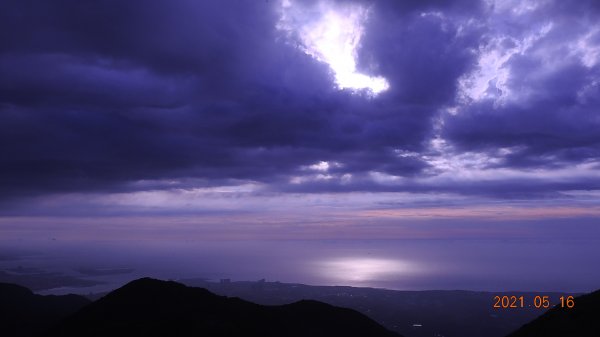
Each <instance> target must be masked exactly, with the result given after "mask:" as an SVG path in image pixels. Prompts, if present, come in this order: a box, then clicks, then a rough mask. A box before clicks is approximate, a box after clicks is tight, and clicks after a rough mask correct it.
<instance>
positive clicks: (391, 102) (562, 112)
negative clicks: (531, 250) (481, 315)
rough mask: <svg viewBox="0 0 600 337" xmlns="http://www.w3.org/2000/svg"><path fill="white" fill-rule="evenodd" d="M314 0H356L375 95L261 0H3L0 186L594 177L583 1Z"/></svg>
mask: <svg viewBox="0 0 600 337" xmlns="http://www.w3.org/2000/svg"><path fill="white" fill-rule="evenodd" d="M321 2H322V3H327V4H328V6H329V7H328V8H343V7H344V6H351V5H355V6H362V7H363V8H367V9H368V18H367V20H366V21H365V22H364V27H363V28H364V33H363V36H362V38H361V41H360V46H359V48H358V50H357V55H356V59H357V62H358V64H357V67H358V69H359V70H360V71H363V72H365V73H369V74H372V75H380V76H383V77H385V78H386V79H387V81H388V82H389V89H388V90H387V91H385V92H383V93H381V94H379V95H377V96H375V97H373V96H372V95H367V94H365V93H364V92H363V93H355V92H352V91H349V90H339V89H338V88H336V87H335V85H334V79H333V75H332V72H331V69H330V67H329V66H328V65H327V64H326V63H324V62H320V61H319V60H318V59H316V58H315V57H311V55H309V54H307V53H306V52H305V51H303V50H302V48H299V44H300V41H297V40H294V36H291V35H289V34H288V35H286V34H284V32H282V31H281V29H278V28H277V27H278V22H279V20H280V11H281V6H282V2H279V1H271V0H270V1H243V0H227V1H222V0H219V1H212V0H210V1H192V0H177V1H109V0H105V1H75V0H57V1H35V0H25V1H23V0H7V1H3V2H2V3H1V4H0V74H1V76H0V195H1V198H3V199H9V198H12V197H15V196H22V195H43V194H48V193H62V192H78V193H80V192H83V193H85V192H103V191H107V192H127V191H130V190H144V189H149V190H154V189H169V188H173V187H177V188H184V189H185V188H195V187H201V186H207V185H211V186H216V185H236V184H247V183H251V184H259V185H260V186H262V187H263V188H264V189H267V190H271V191H290V192H340V191H373V192H376V191H404V192H444V193H455V194H474V195H487V196H492V197H507V196H509V197H512V196H523V195H530V194H532V193H533V194H542V195H547V194H556V193H561V192H564V191H572V190H596V189H600V161H599V155H600V131H599V130H600V115H599V113H600V111H599V109H600V24H598V22H600V18H599V17H600V7H599V6H598V4H597V2H595V1H577V2H564V1H550V0H548V1H542V0H540V1H512V0H506V1H492V0H485V1H480V2H475V1H434V0H431V1H376V2H375V1H354V2H347V1H346V2H342V1H329V2H327V1H325V0H323V1H321ZM317 5H318V2H317V1H312V2H308V4H307V5H306V6H307V8H309V7H310V6H313V7H310V8H317V7H318V6H317ZM306 15H307V16H308V17H310V15H311V14H310V13H308V14H306ZM315 15H317V14H315Z"/></svg>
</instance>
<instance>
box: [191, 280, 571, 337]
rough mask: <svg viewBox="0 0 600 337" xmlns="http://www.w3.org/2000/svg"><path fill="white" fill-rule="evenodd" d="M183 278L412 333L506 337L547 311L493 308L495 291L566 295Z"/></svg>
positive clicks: (415, 336) (416, 336) (231, 293)
mask: <svg viewBox="0 0 600 337" xmlns="http://www.w3.org/2000/svg"><path fill="white" fill-rule="evenodd" d="M223 281H225V282H209V281H207V280H203V279H184V280H181V282H182V283H184V284H186V285H188V286H194V287H201V288H205V289H208V290H209V291H211V292H213V293H215V294H218V295H222V296H228V297H239V298H242V299H245V300H247V301H250V302H253V303H259V304H264V305H282V304H288V303H293V302H296V301H299V300H301V299H312V300H316V301H319V302H324V303H328V304H331V305H334V306H339V307H343V308H351V309H354V310H356V311H358V312H361V313H363V314H365V315H367V316H368V317H370V318H372V319H374V320H375V321H376V322H378V323H379V324H381V325H383V326H385V327H386V328H388V329H390V330H392V331H396V332H398V333H400V334H402V335H406V336H410V337H432V336H444V337H482V336H485V337H504V336H506V335H507V334H509V333H511V332H512V331H515V330H517V329H518V328H519V327H521V326H523V325H524V324H526V323H528V322H531V321H532V320H534V319H535V318H537V317H539V316H540V315H541V314H543V313H544V312H545V309H536V308H533V307H525V308H520V309H518V310H515V309H503V310H499V309H494V308H493V304H494V296H495V295H509V296H510V295H517V296H524V297H525V298H526V299H527V302H528V303H531V302H532V301H533V298H534V296H549V297H550V298H552V299H557V298H559V297H560V296H565V295H566V294H564V293H541V292H535V293H534V292H509V293H497V292H494V293H492V292H481V291H453V290H442V291H398V290H388V289H375V288H360V287H348V286H309V285H303V284H290V283H280V282H266V281H265V280H261V281H257V282H248V281H237V282H232V281H230V280H223Z"/></svg>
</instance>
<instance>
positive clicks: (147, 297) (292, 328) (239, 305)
mask: <svg viewBox="0 0 600 337" xmlns="http://www.w3.org/2000/svg"><path fill="white" fill-rule="evenodd" d="M192 335H194V336H232V337H234V336H264V337H269V336H273V337H275V336H277V337H285V336H294V337H296V336H298V337H299V336H311V337H319V336H323V337H325V336H371V337H378V336H381V337H384V336H385V337H392V336H396V337H397V336H399V335H398V334H395V333H393V332H390V331H388V330H386V329H385V328H383V327H382V326H380V325H378V324H377V323H375V322H374V321H373V320H371V319H369V318H367V317H366V316H364V315H362V314H360V313H358V312H356V311H354V310H350V309H343V308H338V307H334V306H331V305H328V304H324V303H320V302H316V301H300V302H296V303H293V304H289V305H283V306H262V305H258V304H254V303H251V302H246V301H243V300H241V299H238V298H227V297H222V296H217V295H214V294H212V293H210V292H209V291H207V290H205V289H201V288H189V287H186V286H184V285H182V284H179V283H176V282H165V281H158V280H153V279H148V278H145V279H140V280H137V281H133V282H131V283H129V284H127V285H125V286H124V287H122V288H119V289H117V290H115V291H113V292H111V293H110V294H108V295H107V296H105V297H103V298H101V299H99V300H98V301H96V302H94V303H92V304H91V305H89V306H87V307H85V308H83V309H82V310H81V311H79V312H78V313H76V314H75V315H73V316H71V317H69V318H68V319H67V320H65V321H64V322H63V323H62V324H61V325H60V326H59V327H57V328H56V329H54V330H53V331H51V332H50V333H49V334H48V336H61V337H69V336H128V337H133V336H192Z"/></svg>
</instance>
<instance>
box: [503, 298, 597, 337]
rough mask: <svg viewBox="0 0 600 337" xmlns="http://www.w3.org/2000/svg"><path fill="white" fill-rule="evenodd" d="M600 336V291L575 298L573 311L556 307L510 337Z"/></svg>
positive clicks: (509, 336)
mask: <svg viewBox="0 0 600 337" xmlns="http://www.w3.org/2000/svg"><path fill="white" fill-rule="evenodd" d="M537 336H544V337H598V336H600V290H598V291H595V292H593V293H591V294H587V295H583V296H579V297H576V298H575V307H573V308H572V309H567V308H561V307H559V306H556V307H554V308H552V309H550V310H548V312H546V313H545V314H543V315H542V316H540V317H539V318H537V319H535V320H533V321H532V322H531V323H528V324H525V325H524V326H523V327H521V328H520V329H519V330H517V331H515V332H513V333H512V334H510V335H508V337H537Z"/></svg>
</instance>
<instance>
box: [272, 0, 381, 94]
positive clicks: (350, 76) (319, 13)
mask: <svg viewBox="0 0 600 337" xmlns="http://www.w3.org/2000/svg"><path fill="white" fill-rule="evenodd" d="M280 5H281V8H280V18H279V22H278V24H277V29H279V30H281V31H283V32H285V33H286V35H287V36H288V38H290V39H294V40H295V41H294V42H297V43H299V44H298V47H299V48H300V49H301V50H302V51H303V52H304V53H306V54H308V55H310V56H312V57H313V58H315V59H316V60H318V61H320V62H325V63H327V64H328V65H329V67H330V68H331V70H332V71H333V73H334V75H335V82H336V85H337V87H338V88H339V89H350V90H366V91H367V92H368V93H370V94H372V95H377V94H379V93H381V92H383V91H385V90H387V89H388V88H389V83H388V81H387V80H386V79H385V78H383V77H381V76H369V75H366V74H362V73H359V72H358V71H357V69H356V57H357V50H358V47H359V46H360V39H361V38H362V35H363V33H364V27H363V25H364V23H365V20H366V19H367V14H368V10H367V9H366V8H364V7H362V6H360V5H357V4H336V3H333V2H332V1H319V2H317V3H316V4H314V5H312V6H306V5H304V4H299V3H295V2H292V1H291V0H282V1H281V3H280Z"/></svg>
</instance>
